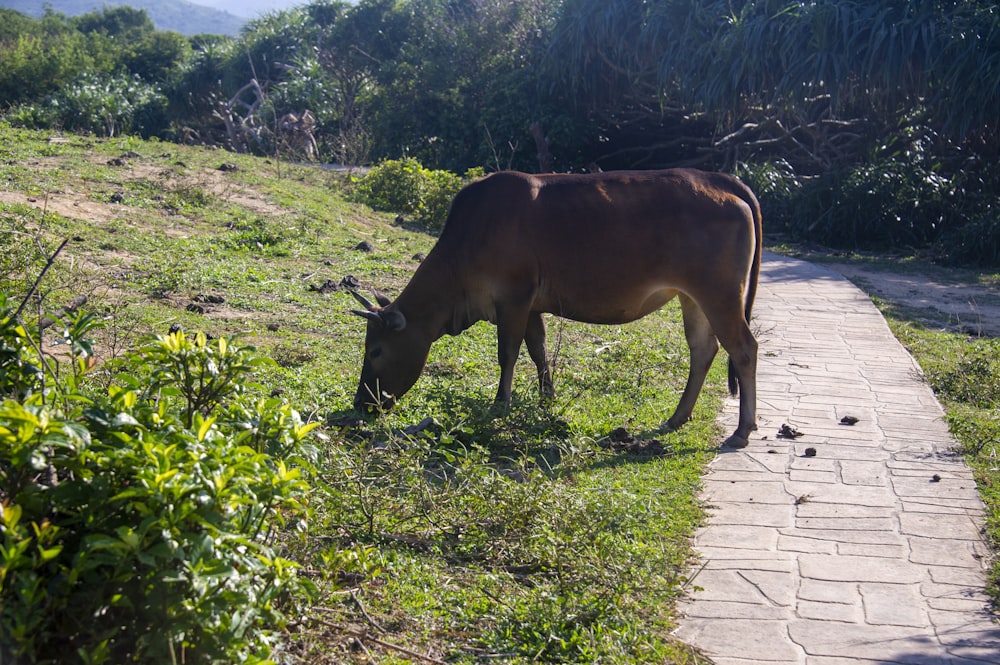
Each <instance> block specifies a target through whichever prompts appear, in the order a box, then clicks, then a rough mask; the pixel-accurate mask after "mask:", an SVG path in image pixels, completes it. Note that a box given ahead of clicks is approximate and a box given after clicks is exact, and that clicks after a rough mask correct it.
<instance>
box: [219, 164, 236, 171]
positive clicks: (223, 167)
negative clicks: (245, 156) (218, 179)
mask: <svg viewBox="0 0 1000 665" xmlns="http://www.w3.org/2000/svg"><path fill="white" fill-rule="evenodd" d="M219 170H220V171H239V170H240V167H238V166H236V164H233V163H232V162H223V163H222V164H220V165H219Z"/></svg>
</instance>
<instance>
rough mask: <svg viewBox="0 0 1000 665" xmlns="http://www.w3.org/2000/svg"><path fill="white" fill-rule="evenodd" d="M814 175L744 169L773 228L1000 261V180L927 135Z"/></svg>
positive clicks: (967, 260) (844, 244)
mask: <svg viewBox="0 0 1000 665" xmlns="http://www.w3.org/2000/svg"><path fill="white" fill-rule="evenodd" d="M913 143H914V145H916V146H917V147H913V145H908V146H902V147H900V146H893V145H888V146H883V147H882V148H880V149H879V150H877V151H875V153H874V155H872V156H871V158H870V159H869V160H868V161H867V162H866V163H862V164H856V165H854V166H851V167H849V168H843V169H840V170H832V171H828V172H826V173H823V174H822V175H819V176H816V177H811V178H806V177H802V176H800V175H798V174H796V173H795V172H794V170H793V169H792V168H791V166H789V165H788V164H787V163H785V162H781V161H776V162H765V163H761V164H743V165H740V168H739V169H738V170H737V174H738V175H739V176H740V177H742V178H743V179H744V180H745V181H746V183H747V184H748V185H750V187H751V188H752V189H753V190H754V191H755V192H756V193H757V196H758V198H759V199H760V202H761V209H762V210H763V213H764V217H765V225H766V228H767V230H768V231H769V232H775V231H778V232H787V233H789V234H790V236H791V237H792V239H794V240H808V241H812V242H817V243H820V244H823V245H827V246H829V247H839V248H844V249H866V250H880V251H885V250H890V251H900V250H905V251H924V252H929V253H930V254H931V255H932V256H933V257H934V258H935V259H937V260H941V261H943V262H947V263H953V264H956V263H957V264H979V265H998V264H1000V182H998V181H997V176H996V175H994V174H992V172H991V170H990V169H985V168H976V167H975V166H973V165H972V163H969V164H966V163H964V162H963V163H962V165H961V168H958V167H956V165H955V164H952V165H950V166H949V165H945V164H942V163H941V162H940V161H936V160H937V156H936V155H935V156H933V157H932V156H931V153H930V152H928V151H927V150H926V148H921V147H920V141H914V142H913Z"/></svg>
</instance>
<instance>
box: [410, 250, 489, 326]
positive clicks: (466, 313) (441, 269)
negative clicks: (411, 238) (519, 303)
mask: <svg viewBox="0 0 1000 665" xmlns="http://www.w3.org/2000/svg"><path fill="white" fill-rule="evenodd" d="M455 264H456V262H455V261H449V260H447V259H443V258H439V256H435V254H434V252H431V254H430V255H429V256H428V257H427V258H426V259H424V261H423V262H422V263H421V264H420V267H418V268H417V272H416V273H414V275H413V278H412V279H411V280H410V283H409V284H407V285H406V288H404V289H403V292H402V293H400V294H399V297H398V298H396V301H395V303H394V304H395V306H396V307H397V308H399V310H400V311H401V312H402V313H403V315H404V316H406V321H407V326H410V325H415V326H418V327H419V329H420V330H421V331H422V332H423V334H424V335H425V336H426V337H427V339H428V341H429V342H433V341H434V340H436V339H439V338H440V337H443V336H444V335H457V334H458V333H460V332H462V331H463V330H465V329H466V328H468V327H469V326H471V325H472V324H473V323H476V322H477V321H481V320H482V319H484V318H486V317H485V316H480V315H478V313H473V312H471V311H470V309H469V303H468V294H467V292H466V288H465V285H464V283H463V281H462V280H461V279H460V276H459V272H460V271H459V270H457V266H456V265H455Z"/></svg>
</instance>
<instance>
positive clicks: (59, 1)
mask: <svg viewBox="0 0 1000 665" xmlns="http://www.w3.org/2000/svg"><path fill="white" fill-rule="evenodd" d="M209 4H217V5H233V6H234V7H235V6H239V5H244V6H248V5H256V4H261V5H265V4H274V5H292V4H297V3H294V2H291V1H288V2H282V1H281V0H274V1H273V2H271V3H268V2H263V0H238V1H236V0H234V1H232V2H229V1H228V0H213V2H204V1H203V2H202V3H200V4H195V3H192V2H187V0H48V1H47V2H45V3H42V2H39V0H0V7H6V8H8V9H14V10H17V11H19V12H21V13H22V14H27V15H28V16H34V17H36V18H37V17H39V16H41V15H42V14H43V13H44V11H45V7H46V6H51V7H52V10H53V11H55V12H58V13H60V14H65V15H66V16H78V15H80V14H86V13H87V12H92V11H100V10H101V8H102V7H105V6H107V7H116V6H118V5H130V6H132V7H135V8H136V9H145V10H146V13H147V14H148V15H149V18H150V19H152V21H153V24H154V25H155V26H156V28H157V29H158V30H173V31H175V32H179V33H181V34H182V35H196V34H199V33H212V34H217V35H236V34H239V31H240V28H242V27H243V25H244V24H245V23H246V19H247V16H246V15H245V14H243V13H242V12H241V13H240V15H237V14H236V13H235V12H230V11H225V10H221V9H219V8H215V7H208V6H206V5H209Z"/></svg>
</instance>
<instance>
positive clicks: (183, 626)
mask: <svg viewBox="0 0 1000 665" xmlns="http://www.w3.org/2000/svg"><path fill="white" fill-rule="evenodd" d="M89 321H91V320H90V319H88V318H87V317H86V315H80V316H78V317H77V318H76V319H75V320H73V321H70V322H69V325H68V326H67V328H66V329H67V334H66V338H67V339H68V340H69V341H70V342H71V343H72V346H71V348H72V349H73V356H74V360H73V363H74V367H75V368H77V370H79V371H74V372H73V373H72V374H71V376H70V377H69V378H64V379H62V380H57V379H56V377H55V376H54V375H53V374H52V373H51V372H50V371H49V368H48V367H47V366H46V365H44V364H43V363H42V362H41V359H40V358H39V356H38V355H37V353H35V352H34V351H33V349H34V348H35V346H34V343H33V342H32V341H31V340H30V339H29V338H28V336H27V335H26V333H25V330H24V328H23V327H22V326H20V325H19V324H18V323H17V322H16V321H15V320H14V318H13V316H12V309H11V308H10V307H8V306H7V304H6V298H5V297H3V296H0V396H3V397H4V401H3V402H2V403H0V507H2V520H0V608H2V609H0V635H2V636H3V643H2V644H0V653H2V654H4V655H7V654H12V655H13V657H14V658H18V659H21V661H19V662H31V663H55V662H67V659H76V660H79V661H80V662H84V663H124V662H139V663H170V662H174V663H176V662H185V663H216V662H227V663H229V662H232V663H235V662H240V663H253V662H264V661H265V659H266V658H267V655H268V653H269V651H270V641H271V637H270V634H271V631H272V630H273V629H275V628H277V627H280V626H281V624H282V622H283V615H284V611H285V610H286V609H288V608H289V607H290V606H291V604H293V603H295V602H296V601H297V600H299V599H302V598H303V597H305V595H306V594H308V593H309V592H310V589H311V587H310V585H309V584H308V583H306V582H305V581H303V580H300V579H299V578H298V577H297V575H296V566H295V565H294V564H293V563H291V562H290V561H288V560H286V559H284V558H282V557H281V556H280V550H279V546H280V540H279V535H281V534H282V533H288V532H289V530H290V529H293V528H295V527H298V526H300V525H301V524H302V523H303V520H304V518H305V516H306V503H305V499H306V495H307V492H308V487H307V485H306V482H305V481H304V479H303V477H302V473H303V471H302V467H304V466H306V465H308V464H309V460H310V459H311V456H310V455H311V451H310V449H309V447H308V445H307V438H308V433H309V431H310V430H311V429H312V427H313V425H310V424H303V423H302V421H301V419H300V418H299V416H298V414H297V413H296V412H295V411H294V410H292V409H291V408H290V407H289V406H288V405H287V404H281V403H279V402H278V401H276V400H270V401H255V400H253V399H251V398H250V397H249V396H248V395H247V394H246V392H245V386H246V381H247V378H248V377H247V375H248V373H249V372H250V370H251V369H252V368H253V367H255V366H256V365H258V364H260V362H262V361H261V360H259V359H257V358H255V356H254V354H253V352H252V349H251V348H249V347H243V346H239V345H237V344H236V343H234V342H233V340H229V339H219V340H214V341H210V340H208V339H207V338H206V337H205V336H204V335H203V334H198V335H195V336H192V337H189V336H187V335H185V334H184V333H183V332H177V333H173V334H170V335H166V336H160V337H157V338H156V339H155V340H153V341H152V342H150V343H149V344H148V345H147V346H146V347H145V348H143V349H142V350H141V351H139V352H138V354H137V355H136V356H135V357H133V358H129V359H126V360H125V361H124V362H123V365H122V366H121V367H117V368H116V369H118V370H120V372H121V376H122V377H124V378H123V379H122V382H121V384H120V385H116V386H113V387H111V388H110V389H109V390H108V391H107V392H106V393H104V394H98V395H86V394H84V392H83V391H82V390H80V389H79V388H78V383H79V381H78V379H79V378H80V376H81V373H82V371H83V370H84V369H85V368H86V367H87V366H88V363H87V362H86V356H87V354H88V351H89V346H88V345H87V344H86V342H85V341H83V340H82V339H79V337H78V335H79V334H80V333H84V332H86V331H87V330H88V329H89V327H90V323H89ZM43 378H44V380H45V383H44V384H43V382H42V381H43ZM43 385H44V388H45V389H44V390H43V389H42V388H43ZM57 405H62V406H61V407H60V406H57ZM286 460H291V462H286ZM71 654H72V655H71Z"/></svg>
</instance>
